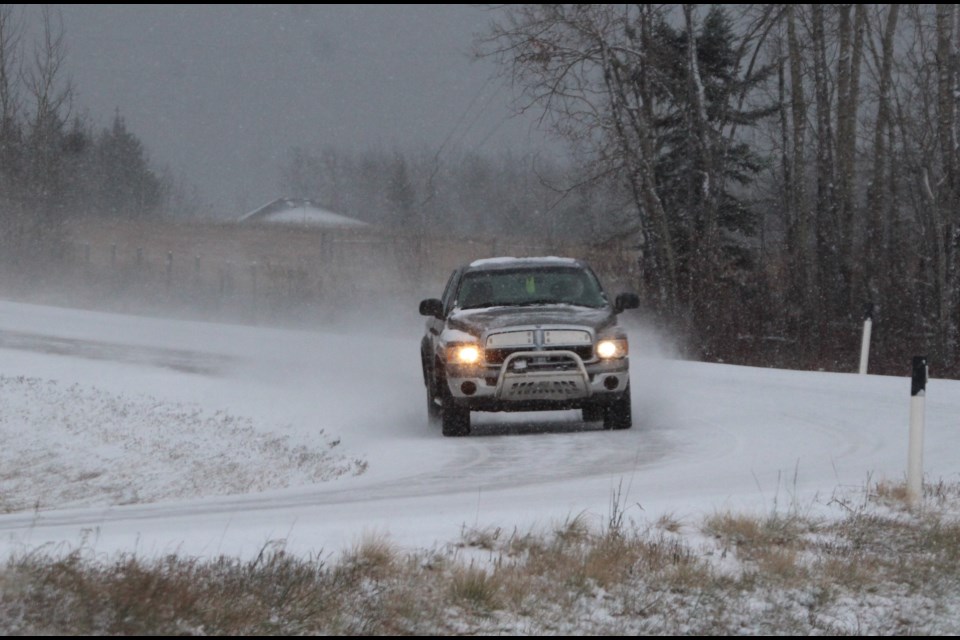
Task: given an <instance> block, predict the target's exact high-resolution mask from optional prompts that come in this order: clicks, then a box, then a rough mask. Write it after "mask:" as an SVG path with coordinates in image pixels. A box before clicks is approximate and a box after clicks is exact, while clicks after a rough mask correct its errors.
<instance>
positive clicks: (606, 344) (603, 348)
mask: <svg viewBox="0 0 960 640" xmlns="http://www.w3.org/2000/svg"><path fill="white" fill-rule="evenodd" d="M626 355H627V341H626V340H601V341H600V342H598V343H597V356H598V357H600V358H603V359H604V360H609V359H610V358H622V357H624V356H626Z"/></svg>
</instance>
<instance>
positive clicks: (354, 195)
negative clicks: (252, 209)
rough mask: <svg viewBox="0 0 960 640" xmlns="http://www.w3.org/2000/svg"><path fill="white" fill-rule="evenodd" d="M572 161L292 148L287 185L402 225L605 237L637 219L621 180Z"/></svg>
mask: <svg viewBox="0 0 960 640" xmlns="http://www.w3.org/2000/svg"><path fill="white" fill-rule="evenodd" d="M569 166H570V165H569V162H567V161H565V160H564V161H561V160H558V159H549V158H544V157H539V156H533V155H520V154H516V153H510V152H502V153H499V154H490V153H488V154H480V153H478V152H473V151H465V150H462V149H444V150H441V151H431V150H427V149H423V150H421V151H414V152H410V151H404V150H401V149H369V150H366V151H362V152H358V151H348V150H343V149H337V148H333V147H323V148H318V149H310V148H304V147H297V148H294V149H291V150H290V151H289V152H288V153H287V154H286V157H285V158H284V159H283V162H282V165H281V170H280V176H281V177H280V190H281V192H282V193H284V194H285V195H289V196H292V197H298V198H311V199H315V200H317V201H319V202H320V203H322V204H323V205H324V206H326V207H328V208H329V209H331V210H333V211H336V212H337V213H342V214H345V215H349V216H351V217H355V218H358V219H360V220H364V221H366V222H371V223H374V224H377V225H381V226H384V227H387V228H393V229H396V230H397V231H401V232H404V233H411V234H416V233H426V234H451V233H452V234H456V235H458V236H471V235H481V236H496V235H504V236H518V235H519V236H523V237H527V238H542V239H546V240H553V239H583V238H589V239H593V240H605V239H610V238H613V237H618V236H620V235H621V234H622V232H623V227H624V225H625V224H629V219H630V217H631V214H630V201H629V199H628V198H625V197H624V194H623V193H619V192H618V191H617V189H616V188H615V185H613V187H614V188H613V189H611V188H610V187H611V185H610V184H602V183H599V182H595V181H590V182H588V183H587V184H584V185H582V186H580V187H576V188H571V187H570V184H571V183H572V182H573V181H574V180H575V179H576V177H575V176H574V175H573V173H572V172H571V170H570V169H569Z"/></svg>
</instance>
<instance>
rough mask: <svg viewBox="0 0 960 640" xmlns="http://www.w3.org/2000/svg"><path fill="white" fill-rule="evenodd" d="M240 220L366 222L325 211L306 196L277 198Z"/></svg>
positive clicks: (318, 224) (348, 224) (337, 224)
mask: <svg viewBox="0 0 960 640" xmlns="http://www.w3.org/2000/svg"><path fill="white" fill-rule="evenodd" d="M239 221H240V222H269V223H278V224H297V225H305V226H311V227H366V226H369V225H368V224H367V223H366V222H363V221H361V220H356V219H355V218H348V217H347V216H342V215H340V214H339V213H334V212H332V211H327V210H326V209H324V208H323V207H321V206H319V205H318V204H316V203H315V202H313V201H311V200H307V199H306V198H277V199H276V200H274V201H273V202H269V203H267V204H265V205H263V206H262V207H260V208H259V209H257V210H255V211H251V212H250V213H248V214H246V215H244V216H241V217H240V220H239Z"/></svg>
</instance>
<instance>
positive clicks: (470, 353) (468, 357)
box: [447, 344, 480, 364]
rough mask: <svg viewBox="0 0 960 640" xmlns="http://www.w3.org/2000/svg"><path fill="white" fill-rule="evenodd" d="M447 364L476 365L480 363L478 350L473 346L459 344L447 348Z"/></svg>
mask: <svg viewBox="0 0 960 640" xmlns="http://www.w3.org/2000/svg"><path fill="white" fill-rule="evenodd" d="M447 362H457V363H459V364H476V363H478V362H480V348H479V347H477V346H476V345H473V344H461V345H457V346H455V347H449V348H447Z"/></svg>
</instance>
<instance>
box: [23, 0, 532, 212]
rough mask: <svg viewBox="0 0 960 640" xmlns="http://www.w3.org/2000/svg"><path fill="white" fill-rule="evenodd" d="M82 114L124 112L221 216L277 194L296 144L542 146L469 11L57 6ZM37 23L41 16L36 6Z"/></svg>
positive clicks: (107, 117) (481, 20) (482, 16)
mask: <svg viewBox="0 0 960 640" xmlns="http://www.w3.org/2000/svg"><path fill="white" fill-rule="evenodd" d="M59 7H60V9H61V10H62V16H63V21H64V28H65V31H66V37H67V46H68V54H67V69H68V71H69V74H70V76H71V77H72V79H73V82H74V85H75V88H76V90H77V100H76V103H75V109H76V110H77V111H80V112H86V113H87V114H88V115H89V116H91V117H92V119H93V121H94V122H95V123H96V124H97V126H98V127H102V126H107V125H108V124H109V123H110V121H111V119H112V117H113V114H114V112H115V110H116V109H118V108H119V110H120V113H121V115H123V117H124V118H125V119H126V121H127V125H128V127H129V128H130V129H131V130H132V131H133V132H134V133H135V134H136V135H137V136H139V137H140V138H141V140H142V141H143V142H144V143H145V145H146V147H147V150H148V152H149V154H150V158H151V160H152V161H153V162H154V164H155V165H157V166H169V167H170V168H171V169H172V170H173V171H174V172H175V174H177V175H183V176H184V177H185V178H186V179H187V180H188V181H190V182H192V183H195V184H196V185H197V186H198V187H200V189H201V190H202V193H203V195H204V196H206V197H207V198H208V199H210V200H211V201H212V202H213V203H214V211H215V212H217V213H221V214H228V213H236V214H238V215H239V214H240V213H243V212H245V211H247V210H249V209H251V208H255V207H257V206H259V205H260V204H263V203H265V202H267V201H270V200H272V199H274V198H276V197H278V196H280V195H284V194H281V193H279V191H278V161H279V160H280V159H281V158H282V157H283V155H284V153H285V152H286V151H287V150H288V149H290V148H291V147H292V146H294V145H301V146H306V147H319V146H322V145H334V146H336V147H338V148H344V149H357V150H364V149H368V148H371V147H381V148H387V149H392V148H393V147H394V146H400V147H401V148H404V149H419V148H422V147H427V148H430V149H437V148H439V147H440V146H441V145H444V144H446V145H447V147H446V148H453V147H457V146H459V147H462V148H468V149H480V150H483V151H489V152H495V151H497V150H500V149H503V148H510V149H512V150H516V151H528V150H534V149H537V148H541V147H543V145H544V144H545V137H544V135H543V134H541V133H538V132H537V131H536V130H534V129H533V127H532V123H533V120H532V118H530V117H527V118H526V119H523V118H516V117H512V111H511V108H510V104H509V101H510V95H511V94H510V92H509V90H508V89H507V88H506V87H505V86H504V84H503V83H502V82H501V81H500V80H499V79H492V75H493V71H494V67H493V64H492V62H490V61H476V60H474V59H472V57H471V55H470V52H471V49H472V47H473V37H474V35H475V34H476V33H477V32H479V31H482V30H483V29H484V27H485V26H486V25H487V24H488V22H489V21H490V19H491V14H490V13H489V12H488V11H486V10H484V9H481V8H478V7H471V6H465V5H359V6H358V5H349V6H348V5H272V6H266V5H59ZM31 11H32V12H33V13H32V15H33V16H34V19H36V16H37V15H38V12H37V11H36V9H35V8H33V9H31Z"/></svg>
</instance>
